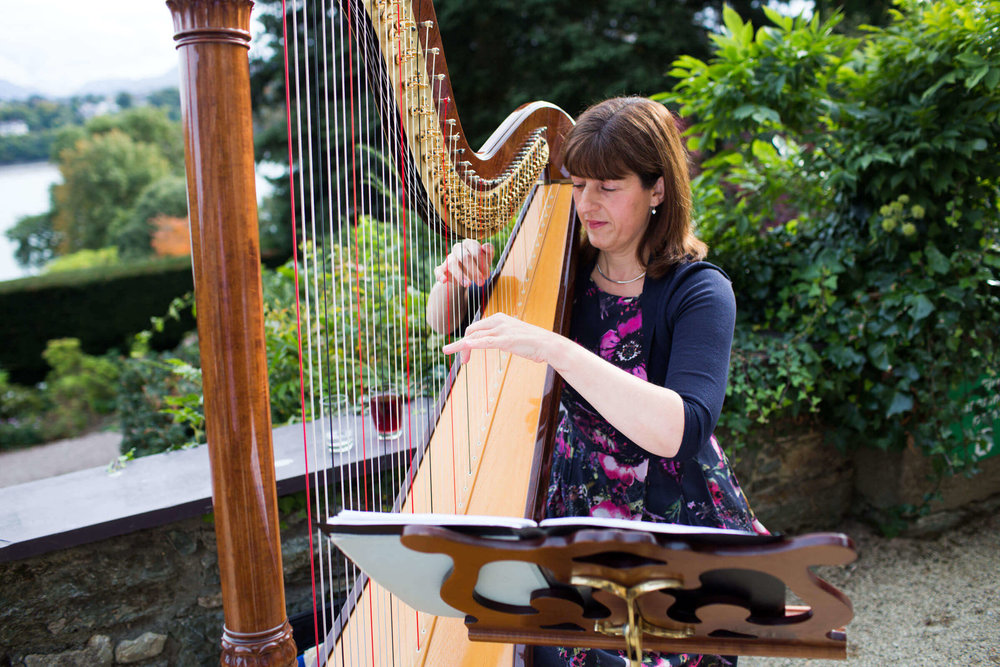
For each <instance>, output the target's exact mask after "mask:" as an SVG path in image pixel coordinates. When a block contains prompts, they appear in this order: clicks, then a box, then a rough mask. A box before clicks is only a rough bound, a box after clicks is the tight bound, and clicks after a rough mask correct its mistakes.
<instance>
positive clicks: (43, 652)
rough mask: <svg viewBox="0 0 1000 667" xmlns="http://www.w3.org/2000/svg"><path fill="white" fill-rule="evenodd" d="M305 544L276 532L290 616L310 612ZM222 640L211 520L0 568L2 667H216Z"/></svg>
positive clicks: (295, 531)
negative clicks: (130, 666)
mask: <svg viewBox="0 0 1000 667" xmlns="http://www.w3.org/2000/svg"><path fill="white" fill-rule="evenodd" d="M284 519H285V521H286V524H287V523H288V522H289V521H290V520H292V519H289V518H288V517H285V518H284ZM308 540H309V537H308V534H307V532H306V522H305V521H304V520H301V519H299V520H297V521H296V522H295V523H294V524H293V525H288V526H287V527H284V528H283V530H282V553H283V565H284V575H285V586H286V591H285V595H286V599H287V609H288V614H289V616H294V615H296V614H299V613H303V612H308V611H309V610H310V609H311V608H312V601H311V588H310V583H309V577H310V573H309V543H308ZM221 634H222V596H221V593H220V591H219V572H218V565H217V562H216V546H215V529H214V526H213V524H212V523H211V521H210V519H209V517H195V518H190V519H185V520H182V521H179V522H176V523H173V524H169V525H165V526H160V527H157V528H149V529H145V530H140V531H137V532H133V533H130V534H127V535H123V536H120V537H115V538H111V539H106V540H102V541H100V542H94V543H91V544H85V545H81V546H77V547H73V548H70V549H64V550H60V551H53V552H49V553H46V554H42V555H40V556H35V557H33V558H27V559H23V560H18V561H11V562H5V563H0V666H2V667H8V666H11V665H25V666H27V667H33V666H40V665H59V666H61V665H67V666H69V665H73V666H76V665H80V666H83V665H86V666H88V667H92V666H97V665H114V664H134V665H150V666H152V665H157V666H160V665H163V666H166V665H170V666H171V667H173V666H179V667H184V666H189V665H190V666H195V665H198V666H200V665H216V664H218V659H219V657H218V656H219V648H218V646H219V638H220V637H221Z"/></svg>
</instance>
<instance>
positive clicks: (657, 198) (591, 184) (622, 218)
mask: <svg viewBox="0 0 1000 667" xmlns="http://www.w3.org/2000/svg"><path fill="white" fill-rule="evenodd" d="M572 181H573V202H574V203H575V204H576V212H577V215H579V216H580V222H581V223H582V224H583V228H584V229H585V230H586V231H587V238H588V239H589V240H590V244H591V245H592V246H594V247H595V248H597V249H599V250H603V251H604V252H605V253H608V254H610V255H614V256H626V255H627V254H628V253H631V254H632V256H635V252H636V249H637V248H638V247H639V243H640V241H641V240H642V235H643V233H644V232H645V231H646V226H647V225H648V224H649V209H650V207H653V206H659V205H660V203H661V202H662V201H663V178H662V177H661V178H660V179H658V180H657V181H656V183H655V184H654V185H653V187H652V188H650V189H648V190H647V189H646V188H644V187H643V186H642V181H641V180H640V179H639V175H638V174H634V173H630V174H628V175H627V176H625V177H624V178H620V179H614V180H608V181H601V180H597V179H593V178H580V177H577V176H573V177H572Z"/></svg>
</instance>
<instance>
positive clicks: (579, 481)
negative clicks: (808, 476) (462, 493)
mask: <svg viewBox="0 0 1000 667" xmlns="http://www.w3.org/2000/svg"><path fill="white" fill-rule="evenodd" d="M584 296H585V298H592V299H598V300H599V305H600V313H601V322H602V329H603V331H604V333H603V334H602V335H601V336H600V337H599V339H598V340H597V341H593V343H592V344H588V343H587V342H585V341H577V342H579V343H581V344H582V345H585V346H587V347H588V348H589V349H591V351H593V352H595V353H596V354H599V355H600V356H601V358H603V359H605V360H607V361H610V362H611V363H613V364H615V365H616V366H618V367H619V368H623V369H625V370H627V371H628V372H629V373H632V374H633V375H635V376H637V377H640V378H643V379H646V377H647V376H646V358H645V353H644V348H643V342H644V341H643V331H642V311H641V310H640V308H639V299H638V298H635V297H633V298H626V297H618V296H614V295H610V294H606V293H604V292H601V291H600V290H598V289H597V287H596V286H595V285H594V284H593V283H591V284H590V286H589V287H588V289H587V290H586V292H585V294H584ZM555 444H556V446H555V453H554V455H553V461H552V473H551V478H550V485H549V489H548V498H547V505H546V513H547V515H548V516H600V517H610V518H623V519H642V520H645V521H657V522H665V523H684V524H688V525H697V526H711V527H724V528H734V529H737V530H745V531H748V532H761V531H760V530H758V529H757V528H758V527H759V528H760V529H763V526H760V524H759V522H757V521H756V519H755V518H754V516H753V513H752V512H751V511H750V508H749V506H748V504H747V502H746V499H745V498H744V497H743V492H742V491H741V490H740V487H739V484H738V483H737V481H736V478H735V477H734V476H733V474H732V472H731V471H730V469H729V462H728V461H727V460H726V455H725V454H724V453H723V451H722V448H721V447H720V446H719V443H718V441H717V440H716V439H715V436H712V438H711V442H710V444H709V446H706V447H702V448H701V450H700V451H699V452H698V454H697V455H696V456H695V457H694V458H692V459H689V460H675V459H665V458H661V457H657V456H653V455H651V454H649V453H648V452H646V451H645V450H643V449H641V448H640V447H638V446H637V445H635V443H633V442H632V441H630V440H629V439H628V438H626V437H625V436H624V435H622V433H621V432H620V431H618V429H616V428H614V427H613V426H611V425H610V424H609V423H608V422H607V421H605V420H604V418H603V417H601V416H600V415H599V414H598V413H597V412H595V411H594V410H593V408H592V407H591V406H590V405H589V404H588V403H587V402H586V401H585V400H583V398H581V397H580V396H579V394H577V393H576V392H575V391H574V390H573V388H572V387H569V386H566V387H564V389H563V398H562V404H561V409H560V422H559V425H558V428H557V431H556V442H555ZM558 652H559V655H560V656H561V657H562V658H563V659H564V660H565V663H566V664H567V665H572V666H574V667H577V666H579V667H585V666H589V665H601V666H603V665H611V664H616V663H614V662H612V660H614V659H615V657H617V656H616V654H618V652H615V651H595V650H591V649H559V650H558ZM619 655H620V658H621V662H620V663H618V664H622V665H624V664H625V656H624V654H619ZM609 658H610V660H609ZM642 664H643V665H650V666H654V667H656V666H662V667H667V666H676V665H688V666H693V665H698V666H700V667H715V666H717V665H730V664H732V663H731V662H730V660H729V659H728V658H726V657H724V656H717V655H704V656H702V655H688V654H660V653H646V654H645V656H644V658H643V663H642Z"/></svg>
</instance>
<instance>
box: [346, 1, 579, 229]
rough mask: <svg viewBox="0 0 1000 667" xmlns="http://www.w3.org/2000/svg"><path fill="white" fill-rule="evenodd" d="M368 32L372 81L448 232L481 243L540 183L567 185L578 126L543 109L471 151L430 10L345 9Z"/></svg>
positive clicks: (386, 4)
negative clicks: (565, 148)
mask: <svg viewBox="0 0 1000 667" xmlns="http://www.w3.org/2000/svg"><path fill="white" fill-rule="evenodd" d="M343 5H344V11H345V12H347V13H349V15H350V16H351V17H352V18H351V21H352V22H355V23H356V24H358V25H359V26H360V29H359V33H360V34H359V36H358V38H359V40H360V41H362V43H363V44H364V48H365V49H366V51H367V58H366V61H367V63H368V64H369V69H373V68H374V69H377V70H378V71H377V72H370V73H369V74H370V76H371V78H372V80H373V81H374V82H376V85H377V87H378V88H380V89H379V90H377V91H376V94H377V95H379V97H381V98H382V99H383V100H385V101H386V102H387V105H388V106H389V107H390V108H391V109H392V112H391V113H389V114H387V116H388V118H384V119H383V123H384V124H386V125H387V128H386V129H387V131H395V130H396V129H397V128H395V127H388V126H391V125H393V124H396V125H398V131H399V134H400V135H401V136H403V137H405V141H406V144H407V146H408V151H407V155H406V156H405V158H404V160H405V162H406V163H407V164H405V165H404V171H405V172H406V173H407V175H408V176H411V177H416V178H415V180H416V181H418V182H419V183H420V184H421V192H419V193H415V196H416V197H417V198H418V199H424V200H426V201H427V203H429V204H430V207H431V208H432V209H433V210H434V211H435V212H436V215H437V217H438V219H437V220H433V221H429V222H431V223H432V224H434V223H437V224H436V225H435V226H439V227H440V228H441V230H442V231H445V230H450V231H452V232H457V233H458V234H460V235H462V236H469V237H476V238H482V237H485V236H488V235H490V234H492V233H493V232H494V231H496V230H497V229H498V228H500V227H502V226H504V225H506V224H507V223H508V222H509V221H510V220H511V219H512V218H513V217H514V216H515V215H516V213H517V210H518V208H519V206H520V203H521V202H522V201H524V199H525V198H526V197H527V195H528V193H529V191H530V189H531V187H532V186H533V185H534V184H535V182H536V181H537V180H538V178H539V177H546V178H560V177H565V176H567V174H564V173H562V172H563V169H562V160H561V153H562V143H563V139H564V138H565V136H566V134H567V133H568V131H569V129H570V128H571V127H572V124H573V121H572V119H571V118H570V117H569V116H568V115H567V114H566V113H565V112H564V111H562V110H561V109H559V108H558V107H556V106H554V105H552V104H548V103H545V102H535V103H531V104H527V105H524V106H522V107H521V108H519V109H518V110H516V111H515V112H514V113H512V114H511V115H510V116H508V117H507V119H506V120H505V121H504V122H503V123H502V124H501V125H500V126H499V128H498V129H497V130H496V131H495V132H494V133H493V135H492V136H491V137H490V139H489V140H488V141H487V142H486V144H485V145H484V146H483V147H482V148H481V149H480V150H478V151H477V150H473V148H472V147H471V146H470V145H469V141H468V138H467V136H466V134H465V131H464V129H463V127H462V122H461V120H460V118H459V113H458V112H459V110H458V105H457V104H456V103H455V97H454V94H453V92H452V87H451V79H450V77H449V75H448V66H447V62H446V59H445V55H444V49H443V47H442V42H441V35H440V31H439V30H438V22H437V16H436V14H435V12H434V7H433V5H432V4H431V3H429V2H410V0H344V2H343Z"/></svg>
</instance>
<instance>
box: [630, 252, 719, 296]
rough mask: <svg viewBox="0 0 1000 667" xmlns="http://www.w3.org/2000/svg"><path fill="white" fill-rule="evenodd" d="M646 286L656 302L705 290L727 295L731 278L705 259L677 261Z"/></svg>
mask: <svg viewBox="0 0 1000 667" xmlns="http://www.w3.org/2000/svg"><path fill="white" fill-rule="evenodd" d="M648 287H649V291H650V293H651V296H652V297H653V298H654V299H655V300H656V301H658V302H663V301H664V300H666V301H672V300H674V299H675V298H676V297H677V296H679V295H682V294H690V293H703V292H704V291H705V290H709V291H710V292H713V293H716V292H717V293H719V294H720V295H721V296H723V297H727V296H730V295H732V291H733V287H732V280H730V278H729V276H728V275H727V274H726V272H725V271H723V270H722V269H721V268H719V267H718V266H716V265H715V264H712V263H711V262H706V261H705V260H695V261H688V262H679V263H677V264H675V265H674V266H673V267H671V268H670V269H669V270H668V271H667V273H666V274H664V275H663V276H662V277H661V278H654V279H652V280H650V281H649V285H648Z"/></svg>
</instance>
